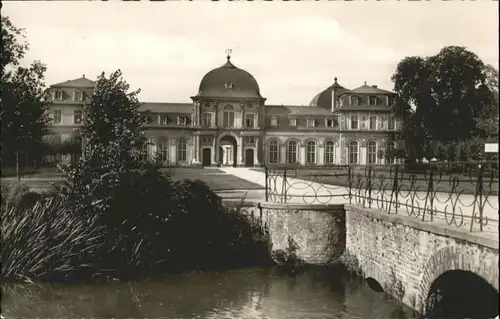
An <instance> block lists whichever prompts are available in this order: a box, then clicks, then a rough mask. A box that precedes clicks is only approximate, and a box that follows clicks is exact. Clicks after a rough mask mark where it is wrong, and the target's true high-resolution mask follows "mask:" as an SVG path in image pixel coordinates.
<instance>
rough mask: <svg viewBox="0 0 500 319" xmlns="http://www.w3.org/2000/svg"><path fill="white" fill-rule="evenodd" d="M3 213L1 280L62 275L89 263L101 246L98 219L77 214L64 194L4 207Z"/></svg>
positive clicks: (61, 277) (41, 278) (60, 276)
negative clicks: (27, 204)
mask: <svg viewBox="0 0 500 319" xmlns="http://www.w3.org/2000/svg"><path fill="white" fill-rule="evenodd" d="M1 217H2V218H1V224H0V225H1V231H2V238H1V244H2V245H1V251H0V258H1V262H2V282H5V280H10V281H16V280H24V281H26V280H31V279H40V280H50V279H55V278H56V277H59V279H63V278H64V277H67V276H69V275H70V272H72V271H76V270H77V269H78V268H80V269H83V268H88V267H90V265H89V264H87V263H86V262H85V263H84V261H85V260H86V261H88V258H89V257H90V256H93V255H94V254H96V253H98V251H99V248H100V247H102V246H100V244H101V243H100V237H99V235H98V233H99V226H98V225H97V224H96V223H95V221H94V220H92V219H83V218H77V217H76V216H75V215H74V214H73V211H72V210H71V206H70V205H68V203H67V202H65V201H64V200H62V198H58V197H51V198H49V199H47V200H40V201H38V202H36V203H35V204H34V205H32V206H30V207H27V208H25V209H23V210H19V209H16V207H2V209H1ZM101 253H102V250H101Z"/></svg>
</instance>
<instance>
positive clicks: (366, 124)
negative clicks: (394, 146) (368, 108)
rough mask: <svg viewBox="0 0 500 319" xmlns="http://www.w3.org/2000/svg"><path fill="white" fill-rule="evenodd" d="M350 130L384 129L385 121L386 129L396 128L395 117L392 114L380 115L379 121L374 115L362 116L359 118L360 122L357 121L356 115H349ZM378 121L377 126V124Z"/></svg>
mask: <svg viewBox="0 0 500 319" xmlns="http://www.w3.org/2000/svg"><path fill="white" fill-rule="evenodd" d="M349 120H350V121H349V123H350V126H349V128H350V129H351V130H359V129H369V130H377V129H380V130H383V129H386V127H385V123H386V122H387V129H388V130H394V129H395V128H396V118H395V117H394V116H387V117H386V116H381V117H380V121H378V120H377V116H376V115H371V116H368V117H367V116H363V117H362V119H361V123H360V122H359V116H358V115H351V116H350V118H349ZM377 122H378V126H377Z"/></svg>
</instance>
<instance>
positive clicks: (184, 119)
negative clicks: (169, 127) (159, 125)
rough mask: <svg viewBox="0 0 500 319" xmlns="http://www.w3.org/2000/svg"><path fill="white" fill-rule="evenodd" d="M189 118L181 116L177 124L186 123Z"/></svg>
mask: <svg viewBox="0 0 500 319" xmlns="http://www.w3.org/2000/svg"><path fill="white" fill-rule="evenodd" d="M186 123H187V118H186V117H185V116H179V117H178V118H177V125H186Z"/></svg>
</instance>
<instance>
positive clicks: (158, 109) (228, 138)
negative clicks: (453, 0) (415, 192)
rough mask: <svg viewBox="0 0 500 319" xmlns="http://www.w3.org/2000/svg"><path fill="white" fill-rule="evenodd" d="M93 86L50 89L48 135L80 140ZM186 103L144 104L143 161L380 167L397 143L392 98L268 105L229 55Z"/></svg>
mask: <svg viewBox="0 0 500 319" xmlns="http://www.w3.org/2000/svg"><path fill="white" fill-rule="evenodd" d="M94 85H95V82H94V81H91V80H89V79H87V78H85V76H83V77H82V78H79V79H75V80H69V81H66V82H63V83H59V84H55V85H51V86H50V92H51V99H52V100H53V103H51V104H50V105H49V106H48V112H49V116H50V118H51V119H52V123H51V126H50V127H51V135H52V137H53V138H56V139H58V140H60V141H63V140H67V139H71V138H76V139H79V137H78V133H77V130H75V129H77V128H78V127H79V126H81V125H82V119H83V116H84V114H82V110H83V103H84V101H85V96H86V95H88V94H90V92H91V91H92V89H93V87H94ZM194 93H195V94H194V95H193V96H192V97H191V100H192V102H190V103H169V102H164V103H148V102H144V103H141V105H140V109H139V110H140V111H141V112H142V114H143V115H144V116H147V117H149V120H148V122H147V124H144V129H145V135H146V136H147V138H148V140H149V143H147V144H146V145H145V148H146V154H147V158H148V159H153V158H154V157H156V156H160V157H161V159H162V160H164V162H165V165H172V166H218V165H223V166H225V165H228V166H247V167H252V166H263V165H273V164H297V165H308V166H312V165H318V166H323V165H338V164H385V163H393V162H394V161H395V159H394V157H393V156H392V154H393V153H394V152H395V150H396V148H397V147H401V145H398V141H399V135H400V134H399V133H400V129H401V119H400V118H398V117H397V116H395V115H394V114H392V112H391V106H392V104H393V103H394V101H395V94H394V93H393V92H390V91H386V90H383V89H380V88H378V87H377V86H376V85H367V84H366V82H365V84H364V85H362V86H360V87H358V88H356V89H352V90H350V89H347V88H345V87H343V86H341V85H340V84H339V83H338V82H337V78H335V80H334V83H333V85H331V86H329V87H328V88H326V89H325V90H323V91H321V92H320V93H318V94H317V95H316V96H315V97H314V98H313V99H312V100H311V102H310V103H309V105H308V106H297V105H267V104H266V103H265V102H266V99H265V97H263V96H262V95H261V93H260V88H259V84H258V82H257V81H256V79H255V78H254V77H253V76H252V75H251V74H250V73H248V72H247V71H245V70H243V69H240V68H238V67H236V66H235V65H234V64H233V63H232V62H231V58H230V56H227V61H226V63H225V64H223V65H222V66H220V67H218V68H215V69H213V70H211V71H210V72H208V73H207V74H206V75H205V76H204V77H203V78H202V80H201V82H200V85H199V88H198V91H197V92H194Z"/></svg>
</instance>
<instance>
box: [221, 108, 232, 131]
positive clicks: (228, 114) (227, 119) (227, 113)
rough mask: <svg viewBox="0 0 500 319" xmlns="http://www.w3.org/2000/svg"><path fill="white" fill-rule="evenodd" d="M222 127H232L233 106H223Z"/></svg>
mask: <svg viewBox="0 0 500 319" xmlns="http://www.w3.org/2000/svg"><path fill="white" fill-rule="evenodd" d="M223 126H224V127H234V108H233V107H232V106H231V105H226V106H224V116H223Z"/></svg>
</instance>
